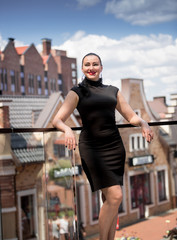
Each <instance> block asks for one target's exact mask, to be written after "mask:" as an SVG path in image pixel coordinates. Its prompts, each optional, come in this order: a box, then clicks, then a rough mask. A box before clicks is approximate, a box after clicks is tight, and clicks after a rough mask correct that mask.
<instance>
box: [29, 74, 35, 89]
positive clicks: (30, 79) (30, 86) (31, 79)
mask: <svg viewBox="0 0 177 240" xmlns="http://www.w3.org/2000/svg"><path fill="white" fill-rule="evenodd" d="M28 93H29V94H34V75H33V74H30V73H29V74H28Z"/></svg>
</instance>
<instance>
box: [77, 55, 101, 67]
mask: <svg viewBox="0 0 177 240" xmlns="http://www.w3.org/2000/svg"><path fill="white" fill-rule="evenodd" d="M88 56H96V57H97V58H98V59H99V61H100V65H101V66H103V65H102V61H101V58H100V56H98V55H97V54H96V53H87V54H86V55H85V56H84V57H83V58H82V66H83V62H84V59H85V58H86V57H88Z"/></svg>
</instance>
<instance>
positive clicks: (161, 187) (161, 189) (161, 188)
mask: <svg viewBox="0 0 177 240" xmlns="http://www.w3.org/2000/svg"><path fill="white" fill-rule="evenodd" d="M158 193H159V201H160V202H161V201H165V200H167V196H166V186H165V170H161V171H158Z"/></svg>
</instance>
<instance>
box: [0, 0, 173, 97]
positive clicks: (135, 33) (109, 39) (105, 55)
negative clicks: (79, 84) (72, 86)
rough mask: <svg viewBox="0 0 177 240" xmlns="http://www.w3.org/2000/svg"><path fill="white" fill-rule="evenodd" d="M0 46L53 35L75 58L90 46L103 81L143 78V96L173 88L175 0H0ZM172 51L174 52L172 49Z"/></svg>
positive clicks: (166, 92)
mask: <svg viewBox="0 0 177 240" xmlns="http://www.w3.org/2000/svg"><path fill="white" fill-rule="evenodd" d="M0 9H1V14H0V47H1V50H3V48H4V46H5V45H6V44H7V39H8V37H14V38H15V44H16V46H21V45H28V44H31V43H34V44H35V45H36V47H37V49H38V50H39V51H40V50H41V39H42V38H45V37H46V38H50V39H52V45H53V47H55V48H59V49H64V50H67V53H68V56H71V57H76V58H77V60H78V75H79V78H80V77H81V71H80V60H81V58H82V56H83V55H84V54H85V53H87V52H91V51H94V52H96V53H98V54H99V55H100V56H101V58H102V60H103V65H104V70H103V77H104V81H105V83H108V84H113V85H116V86H118V87H120V88H121V85H120V79H121V78H126V77H132V78H141V79H144V87H145V92H146V97H147V99H148V100H151V99H152V97H153V96H161V95H165V96H166V97H167V98H169V95H170V93H175V92H177V70H176V66H177V27H176V26H177V1H176V0H103V1H101V0H50V1H47V0H31V1H27V0H16V1H14V0H1V3H0ZM175 51H176V52H175Z"/></svg>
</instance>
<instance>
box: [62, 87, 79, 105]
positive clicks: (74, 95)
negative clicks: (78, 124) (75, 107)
mask: <svg viewBox="0 0 177 240" xmlns="http://www.w3.org/2000/svg"><path fill="white" fill-rule="evenodd" d="M65 101H74V102H75V103H78V101H79V96H78V95H77V93H76V92H74V91H72V90H70V91H69V92H68V94H67V96H66V98H65Z"/></svg>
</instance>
